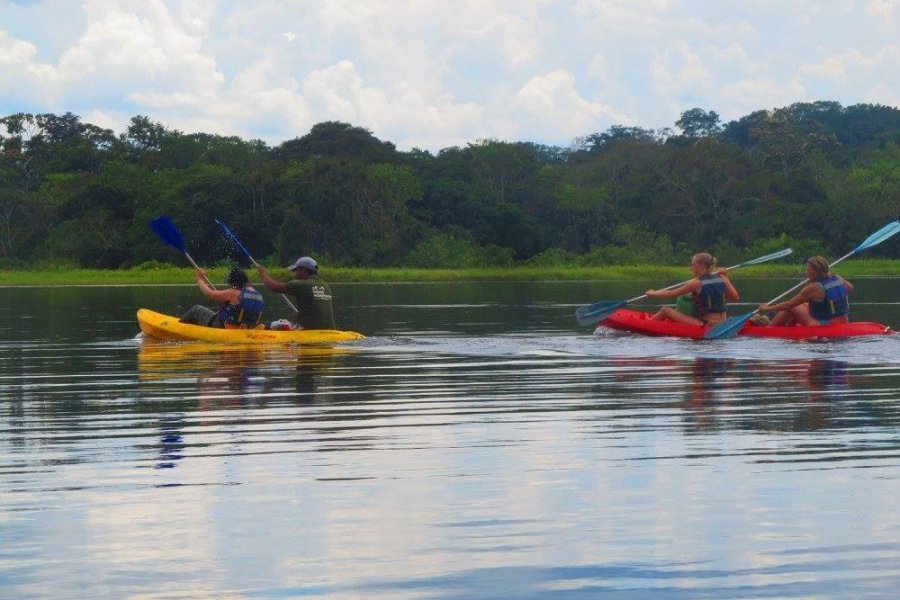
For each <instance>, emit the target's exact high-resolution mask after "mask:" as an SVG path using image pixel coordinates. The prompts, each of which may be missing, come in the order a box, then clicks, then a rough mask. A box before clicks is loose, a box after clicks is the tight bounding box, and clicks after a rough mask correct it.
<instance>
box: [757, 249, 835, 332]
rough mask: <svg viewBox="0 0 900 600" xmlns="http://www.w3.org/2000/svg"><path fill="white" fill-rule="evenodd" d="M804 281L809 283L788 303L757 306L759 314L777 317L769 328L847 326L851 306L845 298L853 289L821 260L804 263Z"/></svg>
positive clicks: (821, 258) (814, 259) (810, 260)
mask: <svg viewBox="0 0 900 600" xmlns="http://www.w3.org/2000/svg"><path fill="white" fill-rule="evenodd" d="M806 278H807V279H808V280H809V283H808V284H807V285H805V286H803V288H802V289H801V290H800V291H799V292H798V293H797V295H796V296H794V297H793V298H791V299H790V300H785V301H784V302H779V303H777V304H761V305H760V307H759V312H760V314H765V313H767V312H772V311H774V312H777V313H778V314H777V315H775V317H774V318H773V319H772V320H771V322H770V323H769V325H770V326H771V325H794V324H799V325H829V324H832V323H848V322H849V321H850V319H849V315H850V302H849V301H848V298H847V296H848V295H849V293H850V292H852V291H853V285H851V283H850V282H849V281H847V280H846V279H844V278H843V277H841V276H840V275H835V274H834V273H832V272H831V268H830V267H829V266H828V261H827V260H826V259H825V258H824V257H822V256H813V257H812V258H810V259H809V260H807V261H806Z"/></svg>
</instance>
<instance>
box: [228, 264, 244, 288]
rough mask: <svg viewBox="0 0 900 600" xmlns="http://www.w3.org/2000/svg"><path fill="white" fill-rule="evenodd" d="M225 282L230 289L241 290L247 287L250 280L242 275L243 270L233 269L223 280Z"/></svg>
mask: <svg viewBox="0 0 900 600" xmlns="http://www.w3.org/2000/svg"><path fill="white" fill-rule="evenodd" d="M225 281H227V282H228V285H230V286H231V287H235V288H242V287H244V286H245V285H247V283H248V282H249V281H250V280H249V279H248V278H247V274H246V273H244V270H243V269H241V268H240V267H235V268H233V269H231V272H230V273H228V277H226V278H225Z"/></svg>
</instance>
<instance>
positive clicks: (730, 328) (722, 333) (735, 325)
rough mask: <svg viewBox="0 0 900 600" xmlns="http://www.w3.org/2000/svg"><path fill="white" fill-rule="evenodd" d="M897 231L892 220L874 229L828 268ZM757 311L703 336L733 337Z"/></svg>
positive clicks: (899, 225) (899, 223)
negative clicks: (874, 230) (873, 231)
mask: <svg viewBox="0 0 900 600" xmlns="http://www.w3.org/2000/svg"><path fill="white" fill-rule="evenodd" d="M897 232H900V221H893V222H891V223H888V224H887V225H885V226H884V227H882V228H881V229H879V230H878V231H876V232H875V233H873V234H872V235H870V236H869V237H867V238H866V239H865V240H863V242H862V243H861V244H860V245H859V246H857V247H856V248H854V249H853V250H851V251H850V252H848V253H847V254H845V255H844V256H842V257H840V258H839V259H837V260H836V261H834V262H833V263H831V264H830V265H828V268H829V269H830V268H831V267H833V266H834V265H836V264H838V263H839V262H841V261H842V260H844V259H845V258H849V257H851V256H853V255H854V254H856V253H857V252H862V251H863V250H865V249H867V248H871V247H872V246H876V245H878V244H880V243H881V242H883V241H885V240H886V239H888V238H889V237H891V236H892V235H894V234H895V233H897ZM806 283H807V281H806V280H804V281H801V282H800V283H798V284H797V285H795V286H794V287H792V288H791V289H789V290H787V291H786V292H784V293H783V294H780V295H778V296H776V297H775V298H773V299H771V300H769V301H768V302H766V304H773V303H775V302H778V301H779V300H781V299H782V298H784V297H785V296H787V295H788V294H790V293H791V292H793V291H794V290H796V289H797V288H799V287H802V286H804V285H806ZM758 312H759V309H758V308H757V309H756V310H754V311H753V312H749V313H747V314H745V315H740V316H737V317H731V318H730V319H725V320H724V321H722V322H721V323H719V324H718V325H716V326H715V327H711V328H710V329H709V330H708V331H707V332H706V333H705V334H704V336H703V337H704V338H705V339H707V340H723V339H727V338H731V337H734V336H736V335H737V334H738V332H739V331H740V330H741V329H742V328H743V327H744V324H745V323H746V322H747V321H749V320H750V319H751V318H753V315H755V314H756V313H758Z"/></svg>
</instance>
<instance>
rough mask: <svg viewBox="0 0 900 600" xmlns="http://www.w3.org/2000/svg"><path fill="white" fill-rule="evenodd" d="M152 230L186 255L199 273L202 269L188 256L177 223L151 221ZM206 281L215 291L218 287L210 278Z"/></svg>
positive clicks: (162, 220) (164, 219)
mask: <svg viewBox="0 0 900 600" xmlns="http://www.w3.org/2000/svg"><path fill="white" fill-rule="evenodd" d="M150 229H152V230H153V231H154V232H155V233H156V235H158V236H159V239H161V240H162V241H164V242H165V243H167V244H168V245H170V246H172V247H173V248H175V249H176V250H178V251H179V252H181V253H182V254H184V255H185V257H187V259H188V262H190V263H191V266H193V267H194V268H195V269H197V270H198V271H199V270H200V267H198V266H197V263H195V262H194V259H193V258H191V255H190V254H188V251H187V248H185V247H184V238H183V237H182V236H181V232H180V231H178V228H177V227H175V223H173V222H172V219H170V218H169V217H157V218H156V219H153V220H152V221H150ZM204 279H206V283H208V284H209V285H210V287H212V288H214V289H215V287H216V286H214V285H213V284H212V282H210V280H209V279H208V278H206V277H204Z"/></svg>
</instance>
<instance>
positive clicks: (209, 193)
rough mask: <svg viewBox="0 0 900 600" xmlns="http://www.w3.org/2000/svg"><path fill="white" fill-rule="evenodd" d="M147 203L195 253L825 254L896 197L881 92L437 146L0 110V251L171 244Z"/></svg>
mask: <svg viewBox="0 0 900 600" xmlns="http://www.w3.org/2000/svg"><path fill="white" fill-rule="evenodd" d="M163 214H165V215H169V216H170V217H171V218H172V219H173V220H174V222H175V223H176V224H177V225H178V226H179V228H180V229H181V231H182V232H183V234H184V237H185V240H186V244H187V246H188V247H189V249H190V251H191V254H192V255H193V256H194V257H195V258H197V259H198V260H199V261H201V262H202V263H204V264H212V263H215V262H220V261H222V260H223V259H225V258H228V257H230V258H232V259H234V258H236V256H235V254H234V249H233V248H229V247H228V246H227V244H226V243H225V240H224V239H223V237H222V235H221V232H220V231H219V230H218V228H217V226H216V224H215V222H214V219H216V218H218V219H220V220H222V221H223V222H225V223H227V224H228V225H229V226H230V227H231V229H232V230H234V231H235V232H236V233H237V234H238V236H239V237H240V238H241V240H242V241H243V243H244V245H245V246H247V247H248V248H249V249H251V251H252V252H253V254H254V255H255V256H256V257H265V258H266V260H270V261H280V263H281V264H286V263H285V262H284V261H286V260H288V259H290V258H294V257H296V256H298V255H301V254H311V255H313V256H316V257H317V258H318V259H319V260H320V261H321V262H323V263H325V264H329V265H342V266H366V267H378V266H411V267H473V266H475V267H477V266H505V265H514V264H523V263H524V264H536V265H556V264H572V265H576V264H577V265H601V264H611V263H629V262H666V263H672V262H681V261H684V260H686V259H687V257H688V256H689V255H690V254H691V253H692V252H695V251H701V250H704V251H711V252H714V253H716V254H717V255H718V256H719V257H720V259H728V260H736V259H738V258H741V259H743V258H747V257H750V256H751V255H759V254H764V253H766V252H769V251H772V250H776V249H780V248H783V247H786V246H788V245H791V246H793V247H794V248H795V250H796V251H797V253H798V255H800V256H805V255H810V254H826V255H830V256H835V255H843V254H844V253H846V252H847V251H849V250H850V249H851V248H852V247H854V246H855V245H856V243H858V241H859V240H861V239H864V238H865V237H866V236H867V235H868V234H869V233H871V231H874V230H875V229H877V228H878V227H880V226H882V225H884V223H886V222H887V221H889V220H891V219H894V218H896V217H897V216H898V214H900V110H898V109H897V108H893V107H888V106H883V105H873V104H858V105H853V106H847V107H844V106H842V105H841V104H839V103H837V102H825V101H823V102H812V103H797V104H792V105H790V106H787V107H784V108H778V109H774V110H760V111H756V112H753V113H751V114H749V115H747V116H745V117H742V118H740V119H737V120H735V121H732V122H728V123H723V122H722V121H721V119H720V118H719V116H718V114H717V113H715V112H714V111H707V110H703V109H700V108H694V109H691V110H688V111H685V112H684V113H682V115H681V117H680V118H679V120H678V121H676V122H675V123H674V125H673V127H672V128H665V129H660V130H652V129H645V128H641V127H633V126H623V125H616V126H613V127H610V128H609V129H608V130H606V131H603V132H597V133H593V134H590V135H586V136H584V137H581V138H578V139H576V140H574V141H573V143H572V144H571V145H570V146H569V147H567V148H561V147H555V146H546V145H540V144H535V143H530V142H506V141H499V140H493V139H488V140H478V141H477V142H475V143H471V144H468V145H466V146H465V147H459V146H454V147H449V148H444V149H442V150H440V151H438V152H436V153H432V152H428V151H424V150H420V149H413V150H411V151H408V152H402V151H398V150H397V148H396V147H395V146H394V144H392V143H391V142H388V141H383V140H380V139H378V138H376V137H375V136H373V135H372V133H371V132H370V131H368V130H366V129H364V128H361V127H357V126H353V125H351V124H348V123H342V122H335V121H329V122H323V123H319V124H317V125H315V126H313V127H312V129H311V130H310V131H309V132H308V133H307V134H306V135H303V136H301V137H297V138H295V139H292V140H289V141H286V142H284V143H282V144H279V145H277V146H269V145H267V144H266V143H264V142H262V141H260V140H244V139H241V138H239V137H230V136H220V135H212V134H206V133H182V132H180V131H176V130H172V129H168V128H166V127H164V126H163V125H161V124H159V123H156V122H154V121H153V120H151V119H150V118H149V117H146V116H135V117H133V118H132V119H131V121H130V123H129V125H128V127H127V130H126V131H125V132H124V133H122V134H119V135H116V134H115V133H114V132H113V131H111V130H109V129H104V128H101V127H98V126H95V125H92V124H90V123H85V122H83V121H82V119H81V118H80V117H78V116H77V115H74V114H72V113H66V114H63V115H54V114H27V113H19V114H13V115H9V116H6V117H3V118H0V266H5V267H28V266H36V265H73V266H83V267H96V268H119V267H134V266H139V265H153V264H156V263H158V262H165V263H177V262H179V259H178V258H177V257H174V256H173V255H172V251H171V248H168V247H166V246H165V245H164V244H162V243H160V241H159V240H158V239H156V238H155V236H154V235H153V234H152V232H151V231H150V229H149V228H148V226H147V224H148V223H149V221H150V220H151V219H152V218H154V217H157V216H159V215H163ZM872 254H873V255H881V256H891V257H898V256H900V248H898V246H897V245H896V244H888V245H885V247H884V248H879V249H877V250H875V251H873V253H872Z"/></svg>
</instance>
